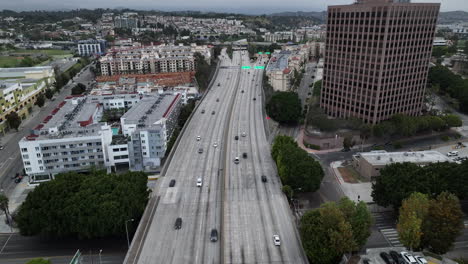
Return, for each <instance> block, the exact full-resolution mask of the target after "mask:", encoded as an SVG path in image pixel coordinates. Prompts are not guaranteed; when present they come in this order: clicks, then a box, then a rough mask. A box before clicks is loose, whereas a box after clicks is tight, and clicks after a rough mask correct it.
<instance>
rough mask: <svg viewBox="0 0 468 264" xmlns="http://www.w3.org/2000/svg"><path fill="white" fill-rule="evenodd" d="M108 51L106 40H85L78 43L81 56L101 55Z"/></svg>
mask: <svg viewBox="0 0 468 264" xmlns="http://www.w3.org/2000/svg"><path fill="white" fill-rule="evenodd" d="M105 51H106V42H105V41H104V40H92V41H83V42H80V43H78V54H79V55H80V56H90V55H101V54H104V53H105Z"/></svg>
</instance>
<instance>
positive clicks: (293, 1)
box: [0, 0, 468, 14]
mask: <svg viewBox="0 0 468 264" xmlns="http://www.w3.org/2000/svg"><path fill="white" fill-rule="evenodd" d="M352 2H353V0H288V1H284V0H256V1H251V0H237V1H229V2H228V1H216V0H197V1H196V2H195V1H189V0H172V1H163V0H130V1H129V0H80V1H76V0H16V1H11V0H0V8H1V9H11V10H15V11H29V10H64V9H76V8H88V9H94V8H119V7H120V8H133V9H140V10H161V11H181V10H194V11H214V12H229V13H243V14H269V13H275V12H285V11H292V12H294V11H305V12H307V11H324V10H326V8H327V6H328V5H341V4H350V3H352ZM412 2H414V3H421V2H423V3H424V2H426V3H441V4H442V5H441V11H456V10H462V11H466V12H468V1H467V0H413V1H412Z"/></svg>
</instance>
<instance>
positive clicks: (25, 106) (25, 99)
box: [0, 66, 55, 133]
mask: <svg viewBox="0 0 468 264" xmlns="http://www.w3.org/2000/svg"><path fill="white" fill-rule="evenodd" d="M54 81H55V78H54V70H53V68H52V67H50V66H44V67H22V68H2V69H0V133H5V132H6V131H7V130H8V129H9V127H8V124H7V122H6V116H7V115H8V114H9V113H11V112H16V113H17V114H18V116H19V117H20V118H21V119H25V118H26V117H27V116H29V112H30V111H29V108H31V107H32V106H33V105H34V103H35V102H36V99H37V96H38V95H39V93H41V92H43V91H44V90H45V89H46V88H47V86H50V85H52V83H53V82H54Z"/></svg>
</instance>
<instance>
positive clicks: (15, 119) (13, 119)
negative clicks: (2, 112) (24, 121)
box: [6, 111, 21, 131]
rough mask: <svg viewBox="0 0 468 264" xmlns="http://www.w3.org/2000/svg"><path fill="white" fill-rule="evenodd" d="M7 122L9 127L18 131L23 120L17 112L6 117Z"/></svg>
mask: <svg viewBox="0 0 468 264" xmlns="http://www.w3.org/2000/svg"><path fill="white" fill-rule="evenodd" d="M6 120H7V123H8V126H9V127H11V128H13V129H16V131H18V128H19V126H20V125H21V118H20V117H19V115H18V114H17V113H16V112H14V111H12V112H10V113H9V114H8V115H6Z"/></svg>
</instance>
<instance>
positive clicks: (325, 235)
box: [299, 203, 356, 264]
mask: <svg viewBox="0 0 468 264" xmlns="http://www.w3.org/2000/svg"><path fill="white" fill-rule="evenodd" d="M299 230H300V234H301V239H302V245H303V246H304V250H305V253H306V255H307V257H308V258H309V261H310V263H317V264H335V263H338V262H339V260H340V259H341V257H342V255H343V254H344V253H346V252H351V251H352V250H354V249H355V248H356V245H355V241H354V239H353V230H352V226H351V224H350V223H349V222H347V221H346V217H345V215H344V213H343V212H342V211H341V210H340V209H339V208H338V206H336V204H335V203H326V204H323V205H322V206H321V207H320V208H319V209H314V210H311V211H308V212H306V213H305V214H304V216H303V217H302V219H301V226H300V229H299Z"/></svg>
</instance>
